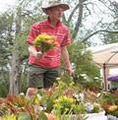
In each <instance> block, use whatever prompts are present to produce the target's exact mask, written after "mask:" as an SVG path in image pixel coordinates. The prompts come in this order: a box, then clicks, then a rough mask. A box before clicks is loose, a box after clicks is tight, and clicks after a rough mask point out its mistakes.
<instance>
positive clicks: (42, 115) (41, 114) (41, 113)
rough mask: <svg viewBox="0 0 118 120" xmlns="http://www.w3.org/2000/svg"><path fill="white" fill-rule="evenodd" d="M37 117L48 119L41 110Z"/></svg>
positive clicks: (41, 119) (43, 119) (42, 119)
mask: <svg viewBox="0 0 118 120" xmlns="http://www.w3.org/2000/svg"><path fill="white" fill-rule="evenodd" d="M39 118H40V120H48V118H47V116H46V115H45V114H44V113H43V112H40V114H39Z"/></svg>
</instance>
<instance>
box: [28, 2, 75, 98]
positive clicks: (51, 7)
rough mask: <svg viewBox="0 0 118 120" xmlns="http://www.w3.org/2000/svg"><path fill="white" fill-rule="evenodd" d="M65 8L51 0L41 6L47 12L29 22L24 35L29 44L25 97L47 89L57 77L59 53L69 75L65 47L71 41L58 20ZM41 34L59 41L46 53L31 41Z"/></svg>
mask: <svg viewBox="0 0 118 120" xmlns="http://www.w3.org/2000/svg"><path fill="white" fill-rule="evenodd" d="M68 9H69V6H68V5H67V4H63V3H60V2H58V1H51V2H49V4H48V6H44V7H42V10H43V12H44V13H46V14H47V19H46V20H45V21H42V22H39V23H35V24H33V25H32V26H31V30H30V32H29V35H28V38H27V42H28V44H29V48H28V50H29V69H28V81H29V82H28V89H27V93H26V96H28V97H30V96H32V95H34V94H36V93H37V91H38V89H41V88H44V89H49V88H50V87H52V86H53V84H54V82H55V80H56V78H57V77H59V75H60V60H61V57H62V59H63V61H64V64H65V69H66V70H67V71H68V73H69V75H72V74H73V70H72V66H71V64H70V60H69V54H68V51H67V46H68V45H69V44H70V43H71V37H70V33H69V28H68V27H67V26H66V25H64V24H63V23H62V22H61V18H62V16H63V12H64V11H66V10H68ZM40 34H48V35H53V36H55V37H56V40H57V42H58V45H57V46H56V47H54V48H53V49H51V50H49V51H47V52H46V53H42V52H41V50H40V48H39V47H35V46H34V44H33V41H34V39H35V38H36V37H37V36H38V35H40Z"/></svg>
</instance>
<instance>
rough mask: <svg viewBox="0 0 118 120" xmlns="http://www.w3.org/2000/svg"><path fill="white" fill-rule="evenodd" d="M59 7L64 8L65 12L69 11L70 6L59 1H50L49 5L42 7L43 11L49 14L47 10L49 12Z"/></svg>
mask: <svg viewBox="0 0 118 120" xmlns="http://www.w3.org/2000/svg"><path fill="white" fill-rule="evenodd" d="M58 6H59V7H61V8H63V10H64V11H66V10H68V9H69V5H68V4H65V3H61V2H59V1H50V2H49V3H48V4H47V5H43V6H42V10H43V12H45V13H46V14H47V10H49V9H50V8H53V7H58Z"/></svg>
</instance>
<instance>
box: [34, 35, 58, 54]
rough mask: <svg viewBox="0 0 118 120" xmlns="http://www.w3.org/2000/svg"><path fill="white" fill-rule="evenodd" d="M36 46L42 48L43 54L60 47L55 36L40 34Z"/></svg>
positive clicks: (35, 42)
mask: <svg viewBox="0 0 118 120" xmlns="http://www.w3.org/2000/svg"><path fill="white" fill-rule="evenodd" d="M34 45H35V46H36V47H40V49H41V51H42V52H47V51H48V50H50V49H52V48H54V47H55V46H56V45H58V42H57V41H56V37H55V36H51V35H48V34H40V35H38V36H37V37H36V38H35V40H34Z"/></svg>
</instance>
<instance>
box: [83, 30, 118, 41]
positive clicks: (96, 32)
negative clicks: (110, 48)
mask: <svg viewBox="0 0 118 120" xmlns="http://www.w3.org/2000/svg"><path fill="white" fill-rule="evenodd" d="M101 32H107V33H112V34H118V31H109V30H98V31H95V32H93V33H92V34H90V35H89V36H88V37H86V38H84V39H83V40H82V41H83V42H86V41H87V40H88V39H89V38H90V37H92V36H93V35H95V34H98V33H101Z"/></svg>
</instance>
